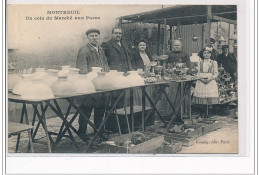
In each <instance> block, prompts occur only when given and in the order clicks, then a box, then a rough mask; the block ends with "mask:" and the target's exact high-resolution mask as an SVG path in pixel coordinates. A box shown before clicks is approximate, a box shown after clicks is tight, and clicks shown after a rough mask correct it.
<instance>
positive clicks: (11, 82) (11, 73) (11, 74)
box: [8, 68, 22, 91]
mask: <svg viewBox="0 0 260 175" xmlns="http://www.w3.org/2000/svg"><path fill="white" fill-rule="evenodd" d="M21 79H22V77H21V76H20V75H18V74H16V73H15V69H14V68H9V69H8V91H12V90H13V88H14V86H15V84H16V83H18V82H19V81H20V80H21Z"/></svg>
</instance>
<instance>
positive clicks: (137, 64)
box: [132, 49, 152, 69]
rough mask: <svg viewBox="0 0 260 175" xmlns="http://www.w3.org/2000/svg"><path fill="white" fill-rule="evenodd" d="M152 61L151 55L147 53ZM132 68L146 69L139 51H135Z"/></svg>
mask: <svg viewBox="0 0 260 175" xmlns="http://www.w3.org/2000/svg"><path fill="white" fill-rule="evenodd" d="M146 54H147V56H148V57H149V59H150V61H151V58H152V57H151V55H150V54H148V53H146ZM132 67H133V69H144V62H143V59H142V57H141V55H140V52H139V50H138V49H135V50H134V51H133V54H132Z"/></svg>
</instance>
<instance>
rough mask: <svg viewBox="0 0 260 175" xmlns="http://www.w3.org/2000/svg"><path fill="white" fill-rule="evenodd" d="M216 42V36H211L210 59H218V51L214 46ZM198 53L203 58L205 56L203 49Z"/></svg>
mask: <svg viewBox="0 0 260 175" xmlns="http://www.w3.org/2000/svg"><path fill="white" fill-rule="evenodd" d="M214 44H215V39H214V38H210V40H209V49H210V51H211V56H210V59H211V60H215V61H217V57H218V51H217V50H216V49H215V48H214ZM198 55H199V57H200V58H201V59H204V57H203V49H202V50H201V51H200V52H199V53H198Z"/></svg>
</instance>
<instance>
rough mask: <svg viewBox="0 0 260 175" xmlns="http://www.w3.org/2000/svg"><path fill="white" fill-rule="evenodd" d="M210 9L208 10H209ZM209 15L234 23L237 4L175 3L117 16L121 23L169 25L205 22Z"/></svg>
mask: <svg viewBox="0 0 260 175" xmlns="http://www.w3.org/2000/svg"><path fill="white" fill-rule="evenodd" d="M209 7H211V8H209ZM209 9H210V11H209ZM208 16H210V19H211V22H218V21H222V22H227V23H231V24H236V20H237V6H236V5H211V6H208V5H177V6H172V7H168V8H162V9H159V10H153V11H148V12H143V13H137V14H133V15H127V16H122V17H119V18H118V19H119V20H122V23H123V24H124V23H136V22H146V23H157V24H163V23H164V20H165V19H166V20H167V24H168V25H171V26H178V25H189V24H200V23H207V17H208Z"/></svg>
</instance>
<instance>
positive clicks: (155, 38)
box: [151, 27, 157, 45]
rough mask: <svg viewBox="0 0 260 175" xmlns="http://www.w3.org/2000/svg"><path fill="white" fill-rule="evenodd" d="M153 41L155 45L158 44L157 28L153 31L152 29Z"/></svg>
mask: <svg viewBox="0 0 260 175" xmlns="http://www.w3.org/2000/svg"><path fill="white" fill-rule="evenodd" d="M151 41H152V44H153V45H156V43H157V28H156V27H153V29H152V37H151Z"/></svg>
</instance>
